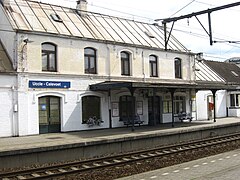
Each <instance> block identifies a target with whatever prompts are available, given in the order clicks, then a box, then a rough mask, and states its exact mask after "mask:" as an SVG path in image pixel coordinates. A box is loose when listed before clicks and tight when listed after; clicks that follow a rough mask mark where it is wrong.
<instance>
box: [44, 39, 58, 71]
mask: <svg viewBox="0 0 240 180" xmlns="http://www.w3.org/2000/svg"><path fill="white" fill-rule="evenodd" d="M44 45H51V46H52V47H54V50H53V51H52V50H46V49H44V48H43V46H44ZM41 48H42V71H44V72H57V46H56V45H55V44H53V43H50V42H44V43H42V44H41ZM43 53H45V54H46V55H47V59H46V61H47V69H43ZM51 55H54V61H53V62H54V68H53V69H51V68H50V61H51V57H50V56H51Z"/></svg>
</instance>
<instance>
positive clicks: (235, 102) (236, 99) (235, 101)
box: [230, 94, 240, 107]
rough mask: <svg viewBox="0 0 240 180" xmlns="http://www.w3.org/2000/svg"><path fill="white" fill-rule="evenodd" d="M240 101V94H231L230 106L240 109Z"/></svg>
mask: <svg viewBox="0 0 240 180" xmlns="http://www.w3.org/2000/svg"><path fill="white" fill-rule="evenodd" d="M239 99H240V94H230V106H231V107H238V106H239Z"/></svg>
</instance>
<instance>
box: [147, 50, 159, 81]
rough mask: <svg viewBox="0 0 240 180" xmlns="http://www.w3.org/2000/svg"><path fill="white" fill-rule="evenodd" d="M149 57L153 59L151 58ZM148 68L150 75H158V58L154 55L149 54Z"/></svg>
mask: <svg viewBox="0 0 240 180" xmlns="http://www.w3.org/2000/svg"><path fill="white" fill-rule="evenodd" d="M151 57H152V58H154V59H151ZM154 65H155V66H154ZM154 67H155V69H154ZM149 70H150V77H158V58H157V56H155V55H150V56H149ZM154 70H155V73H154Z"/></svg>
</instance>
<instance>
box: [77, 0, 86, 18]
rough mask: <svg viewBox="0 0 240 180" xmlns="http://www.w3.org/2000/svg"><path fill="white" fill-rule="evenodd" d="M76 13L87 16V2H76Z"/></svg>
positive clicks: (79, 0)
mask: <svg viewBox="0 0 240 180" xmlns="http://www.w3.org/2000/svg"><path fill="white" fill-rule="evenodd" d="M77 12H78V13H79V14H80V15H82V16H84V15H86V14H87V0H78V1H77Z"/></svg>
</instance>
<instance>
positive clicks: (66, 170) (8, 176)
mask: <svg viewBox="0 0 240 180" xmlns="http://www.w3.org/2000/svg"><path fill="white" fill-rule="evenodd" d="M237 140H240V134H231V135H227V136H221V137H215V138H209V139H205V140H198V141H193V142H189V143H182V144H177V145H170V146H165V147H161V148H154V149H148V150H142V151H137V152H131V153H127V154H121V155H116V156H110V157H102V158H97V159H90V160H84V161H78V162H71V163H66V164H61V165H53V166H48V167H41V168H34V169H27V170H21V171H14V172H6V173H1V174H0V179H1V180H12V179H18V180H22V179H50V178H56V177H63V176H67V175H70V174H78V173H83V172H86V171H92V170H96V169H100V168H107V167H114V166H120V165H124V164H131V163H134V162H137V161H142V160H147V159H151V158H157V157H164V156H166V155H173V154H176V153H181V152H186V151H192V150H197V149H201V148H207V147H212V146H218V145H223V144H225V143H230V142H233V141H237Z"/></svg>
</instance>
